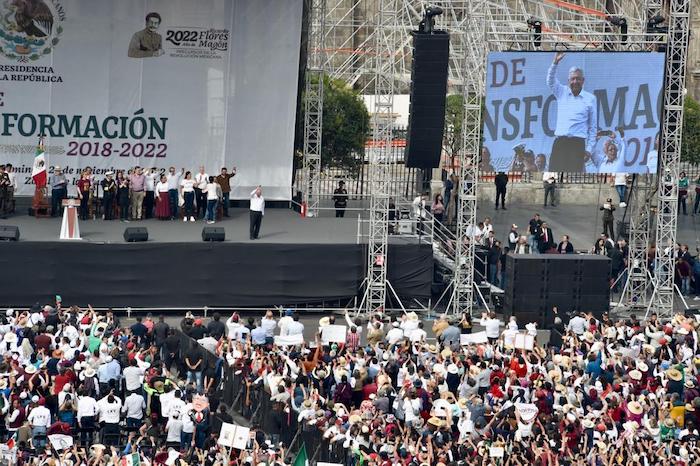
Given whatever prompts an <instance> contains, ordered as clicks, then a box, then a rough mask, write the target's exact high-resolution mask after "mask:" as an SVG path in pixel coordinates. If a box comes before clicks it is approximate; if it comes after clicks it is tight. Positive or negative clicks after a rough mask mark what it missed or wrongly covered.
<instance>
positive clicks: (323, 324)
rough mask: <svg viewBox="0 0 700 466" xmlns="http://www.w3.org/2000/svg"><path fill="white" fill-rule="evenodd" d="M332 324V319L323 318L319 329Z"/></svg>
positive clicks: (320, 320)
mask: <svg viewBox="0 0 700 466" xmlns="http://www.w3.org/2000/svg"><path fill="white" fill-rule="evenodd" d="M330 324H331V318H330V317H328V316H326V317H321V318H320V319H318V326H319V327H325V326H326V325H330Z"/></svg>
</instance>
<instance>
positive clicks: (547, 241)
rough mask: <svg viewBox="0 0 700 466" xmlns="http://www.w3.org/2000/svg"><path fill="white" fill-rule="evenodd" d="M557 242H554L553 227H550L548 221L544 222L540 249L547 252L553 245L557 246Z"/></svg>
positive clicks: (541, 229)
mask: <svg viewBox="0 0 700 466" xmlns="http://www.w3.org/2000/svg"><path fill="white" fill-rule="evenodd" d="M555 244H556V243H555V242H554V235H553V234H552V229H551V228H549V225H547V222H542V226H541V227H540V241H539V250H540V253H541V254H544V253H546V252H547V251H549V250H550V249H552V248H553V247H555Z"/></svg>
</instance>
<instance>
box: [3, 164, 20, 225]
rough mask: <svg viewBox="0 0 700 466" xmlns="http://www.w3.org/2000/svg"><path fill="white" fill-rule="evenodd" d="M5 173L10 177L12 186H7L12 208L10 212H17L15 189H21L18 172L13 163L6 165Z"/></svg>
mask: <svg viewBox="0 0 700 466" xmlns="http://www.w3.org/2000/svg"><path fill="white" fill-rule="evenodd" d="M5 173H7V176H8V177H9V178H10V186H9V187H8V188H7V197H8V198H9V201H8V202H9V203H10V210H9V213H11V214H14V213H15V191H17V189H19V186H18V185H17V173H15V169H14V167H13V166H12V164H11V163H8V164H7V165H5Z"/></svg>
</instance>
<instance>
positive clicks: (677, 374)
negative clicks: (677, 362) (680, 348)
mask: <svg viewBox="0 0 700 466" xmlns="http://www.w3.org/2000/svg"><path fill="white" fill-rule="evenodd" d="M666 375H667V376H668V378H669V379H671V380H675V381H676V382H680V380H681V379H682V378H683V374H681V371H679V370H678V369H676V368H675V367H673V368H671V369H669V370H667V371H666Z"/></svg>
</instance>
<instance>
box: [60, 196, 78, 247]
mask: <svg viewBox="0 0 700 466" xmlns="http://www.w3.org/2000/svg"><path fill="white" fill-rule="evenodd" d="M61 205H62V206H63V221H62V222H61V236H60V238H61V239H82V238H81V237H80V225H79V224H78V207H80V199H64V200H63V201H61Z"/></svg>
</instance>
